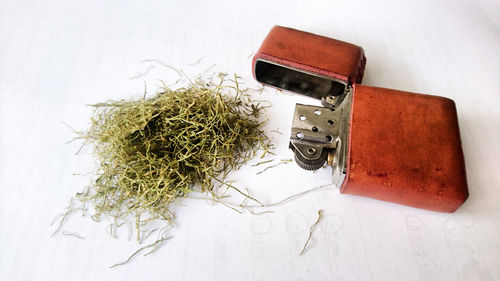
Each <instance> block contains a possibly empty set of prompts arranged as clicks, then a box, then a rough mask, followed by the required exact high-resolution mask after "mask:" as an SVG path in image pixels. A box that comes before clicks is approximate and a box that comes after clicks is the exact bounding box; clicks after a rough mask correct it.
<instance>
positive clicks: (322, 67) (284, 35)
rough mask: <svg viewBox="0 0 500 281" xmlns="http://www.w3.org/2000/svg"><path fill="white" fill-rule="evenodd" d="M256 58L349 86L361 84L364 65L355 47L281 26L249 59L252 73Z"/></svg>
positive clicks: (361, 51) (364, 59) (359, 48)
mask: <svg viewBox="0 0 500 281" xmlns="http://www.w3.org/2000/svg"><path fill="white" fill-rule="evenodd" d="M258 59H263V60H267V61H270V62H274V63H278V64H281V65H283V66H287V67H290V68H293V69H299V70H303V71H307V72H310V73H317V74H320V75H322V76H325V77H332V78H335V79H339V80H342V81H349V82H351V83H361V81H362V79H363V73H364V69H365V64H366V58H365V55H364V51H363V49H362V48H361V47H359V46H356V45H353V44H349V43H346V42H342V41H339V40H335V39H331V38H327V37H323V36H319V35H316V34H312V33H308V32H304V31H300V30H296V29H292V28H287V27H282V26H274V27H273V28H272V29H271V31H270V32H269V34H268V35H267V37H266V39H265V40H264V42H263V43H262V45H261V47H260V49H259V51H258V52H257V54H256V55H255V56H254V58H253V63H252V65H253V69H254V70H255V64H256V61H257V60H258ZM254 77H255V72H254Z"/></svg>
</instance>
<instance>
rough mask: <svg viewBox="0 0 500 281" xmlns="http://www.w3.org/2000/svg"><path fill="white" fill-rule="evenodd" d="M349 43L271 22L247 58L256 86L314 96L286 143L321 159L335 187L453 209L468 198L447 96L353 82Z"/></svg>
mask: <svg viewBox="0 0 500 281" xmlns="http://www.w3.org/2000/svg"><path fill="white" fill-rule="evenodd" d="M365 64H366V58H365V54H364V50H363V49H362V48H361V47H359V46H356V45H353V44H349V43H346V42H342V41H338V40H335V39H331V38H327V37H323V36H319V35H315V34H312V33H308V32H304V31H299V30H295V29H291V28H285V27H281V26H275V27H274V28H273V29H272V30H271V31H270V32H269V34H268V35H267V37H266V39H265V40H264V42H263V43H262V45H261V47H260V49H259V51H258V52H257V54H256V55H255V56H254V58H253V74H254V77H255V79H256V80H258V81H259V82H261V83H263V84H265V85H268V86H272V87H276V88H280V89H284V90H288V91H291V92H295V93H299V94H303V95H307V96H311V97H314V98H317V99H320V100H321V105H322V106H312V105H302V104H297V105H296V107H295V112H294V117H293V123H292V129H291V135H290V148H291V149H292V150H293V151H294V154H295V161H296V163H297V164H298V165H299V166H300V167H302V168H304V169H307V170H315V169H318V168H320V167H322V166H323V165H324V163H325V162H326V163H328V165H330V166H332V168H333V181H334V183H336V184H337V185H338V186H339V187H340V192H341V193H346V194H354V195H360V196H366V197H371V198H374V199H379V200H384V201H389V202H394V203H399V204H403V205H407V206H411V207H416V208H423V209H428V210H433V211H441V212H453V211H455V210H456V209H457V208H458V207H459V206H460V205H462V204H463V202H464V201H465V200H466V199H467V197H468V189H467V179H466V172H465V163H464V156H463V151H462V145H461V140H460V133H459V127H458V118H457V111H456V107H455V103H454V102H453V100H451V99H448V98H444V97H438V96H431V95H424V94H416V93H410V92H404V91H398V90H392V89H384V88H378V87H371V86H363V85H360V83H361V81H362V78H363V74H364V68H365Z"/></svg>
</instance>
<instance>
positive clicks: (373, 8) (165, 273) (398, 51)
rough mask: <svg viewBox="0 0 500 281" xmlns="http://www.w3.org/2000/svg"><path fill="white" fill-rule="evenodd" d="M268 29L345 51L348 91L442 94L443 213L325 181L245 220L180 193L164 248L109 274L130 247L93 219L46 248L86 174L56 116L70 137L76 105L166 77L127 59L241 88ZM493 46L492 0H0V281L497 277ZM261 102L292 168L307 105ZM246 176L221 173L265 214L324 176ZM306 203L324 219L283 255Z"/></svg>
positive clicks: (82, 110)
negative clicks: (449, 133) (449, 173)
mask: <svg viewBox="0 0 500 281" xmlns="http://www.w3.org/2000/svg"><path fill="white" fill-rule="evenodd" d="M275 24H279V25H284V26H289V27H294V28H297V29H302V30H306V31H310V32H314V33H318V34H321V35H325V36H329V37H333V38H337V39H340V40H344V41H347V42H351V43H354V44H358V45H361V46H363V48H364V49H365V51H366V55H367V58H368V63H367V67H366V72H365V78H364V81H363V84H365V85H373V86H380V87H387V88H394V89H400V90H406V91H412V92H419V93H427V94H435V95H440V96H445V97H449V98H452V99H454V100H455V101H456V104H457V107H458V114H459V122H460V129H461V135H462V141H463V148H464V152H465V158H466V166H467V174H468V183H469V190H470V197H469V199H468V200H467V201H466V203H465V204H464V205H463V206H462V207H461V208H460V209H459V210H458V211H457V212H456V213H454V214H445V213H437V212H430V211H425V210H419V209H414V208H410V207H405V206H400V205H396V204H391V203H385V202H381V201H376V200H372V199H368V198H362V197H356V196H349V195H340V194H339V193H338V190H336V189H335V188H330V189H326V190H322V191H318V192H314V193H310V194H307V195H305V196H303V197H301V198H299V199H297V200H294V201H292V202H289V203H288V204H285V205H282V206H280V207H276V208H272V209H271V210H273V211H274V212H273V213H271V214H265V215H260V216H254V215H251V214H242V215H240V214H238V213H236V212H234V211H232V210H230V209H228V208H226V207H224V206H220V205H211V204H208V203H206V202H204V201H196V200H194V201H193V200H191V201H188V200H185V201H182V202H181V203H182V205H180V206H178V207H176V209H175V211H176V215H177V220H176V226H175V228H174V229H173V231H172V233H171V234H172V235H173V238H172V239H171V240H169V241H168V242H167V243H165V244H164V245H163V246H162V247H161V248H160V249H158V251H156V252H154V253H153V254H152V255H150V256H148V257H143V256H142V255H141V256H137V257H136V258H135V259H134V260H133V261H132V262H131V263H129V264H128V265H125V266H122V267H117V268H114V269H110V268H109V266H110V265H112V264H114V263H117V262H120V261H122V260H124V259H125V258H126V257H128V255H129V254H131V253H132V252H133V251H134V250H135V249H137V248H138V247H139V245H138V244H137V243H136V242H135V241H134V239H131V240H129V239H128V237H127V236H128V234H127V233H128V230H127V227H123V228H121V229H120V230H119V231H118V233H117V236H118V237H117V238H112V237H110V235H109V234H107V233H106V230H105V229H106V226H107V222H106V221H103V222H101V223H95V222H93V221H92V220H91V219H90V218H89V217H81V216H79V215H77V214H75V215H72V216H71V217H70V218H69V219H68V221H67V223H66V224H64V226H63V229H62V230H63V231H69V232H76V233H78V234H80V235H82V236H84V237H85V239H83V240H79V239H76V238H75V237H73V236H68V235H62V234H59V235H56V236H54V237H51V233H52V232H53V231H54V229H55V227H54V226H50V223H51V221H52V219H53V218H54V216H55V215H56V214H58V213H60V212H61V211H62V210H63V209H64V208H65V207H66V205H67V203H68V200H69V198H70V197H71V196H72V195H74V194H75V193H76V192H78V191H81V190H82V189H83V188H84V186H85V185H86V184H88V182H89V180H90V176H89V175H86V176H85V175H84V176H74V175H73V174H74V173H81V174H86V173H89V172H91V171H92V168H93V167H94V160H93V158H92V155H91V150H90V149H86V150H84V151H83V152H81V153H80V154H79V155H77V156H75V155H74V154H75V152H76V151H77V150H78V148H79V146H80V143H78V142H73V143H70V144H66V142H67V141H68V140H70V139H71V138H73V137H74V134H73V132H72V131H71V130H70V129H69V128H68V127H66V126H65V125H64V124H63V122H66V123H68V124H70V125H71V126H72V127H74V128H76V129H80V130H83V129H85V128H87V127H88V125H89V117H90V115H91V110H90V108H88V107H86V106H85V104H91V103H96V102H100V101H103V100H106V99H121V98H130V97H139V96H140V95H141V94H142V92H143V87H144V82H146V85H147V86H148V89H149V90H150V91H151V92H154V90H155V87H156V86H155V85H156V84H157V83H156V81H157V79H165V80H168V81H172V80H173V79H175V75H174V73H172V72H171V71H169V70H168V69H166V68H164V67H161V66H160V65H158V64H155V63H144V62H142V61H143V60H145V59H159V60H162V61H164V62H167V63H168V64H170V65H172V66H175V67H178V68H181V69H183V70H184V71H185V72H186V73H188V74H190V75H194V74H197V73H199V72H201V71H202V70H204V69H206V68H208V67H210V66H212V65H213V64H215V66H214V68H213V70H216V71H222V72H226V73H233V72H237V73H238V74H240V75H241V76H243V78H244V79H245V81H246V82H247V84H248V85H251V86H256V85H257V83H256V82H255V81H254V80H253V78H252V76H251V59H250V58H249V55H251V54H252V53H254V52H255V51H256V50H257V49H258V47H259V45H260V44H261V42H262V40H263V39H264V37H265V35H266V34H267V32H268V31H269V30H270V28H271V27H272V26H273V25H275ZM499 50H500V3H499V1H472V0H471V1H465V0H459V1H431V0H428V1H409V0H407V1H379V2H378V3H375V1H323V2H322V1H177V2H174V1H160V0H157V1H154V0H150V1H96V0H89V1H79V2H78V1H62V0H53V1H14V0H12V1H9V0H1V1H0V280H297V281H298V280H500V160H499V159H500V83H499V78H500V75H499V74H500V52H499ZM200 57H201V58H202V60H201V61H200V62H199V63H198V64H196V65H194V66H193V65H191V64H193V63H194V62H196V61H197V60H198V59H199V58H200ZM151 66H153V68H151ZM146 70H148V73H147V75H145V76H142V77H140V78H136V79H134V77H135V76H137V74H138V73H141V72H145V71H146ZM262 97H264V98H266V99H268V100H270V101H271V102H272V103H273V107H272V108H270V109H269V110H268V112H267V114H268V118H269V122H268V124H267V125H266V127H265V128H266V131H267V132H269V134H270V135H271V136H273V138H274V140H275V142H276V144H277V149H276V153H277V155H276V156H275V157H276V159H286V158H292V157H293V155H292V152H291V151H289V149H288V132H289V129H290V125H291V118H292V114H293V109H294V104H295V103H297V102H302V103H308V104H318V102H317V101H315V100H312V99H308V98H304V97H300V96H298V95H293V94H288V93H287V94H282V93H276V92H275V91H274V90H268V91H266V92H265V93H263V96H262ZM273 129H278V130H280V131H282V132H284V134H283V135H278V134H273V133H272V132H270V131H271V130H273ZM252 163H254V162H252ZM256 171H258V170H257V168H255V167H244V168H243V169H242V170H240V171H238V172H235V173H234V174H233V175H232V178H233V179H235V180H236V183H237V184H238V185H239V186H242V187H248V189H249V190H250V192H251V193H252V194H253V195H254V196H255V197H258V198H259V199H261V201H264V202H267V203H269V202H275V201H278V200H280V199H282V198H285V197H287V196H289V195H292V194H295V193H298V192H301V191H304V190H307V189H309V188H313V187H316V186H320V185H322V184H326V183H329V182H330V180H331V169H321V170H319V171H318V172H317V173H311V172H307V171H304V170H301V169H299V168H298V167H297V166H296V165H295V164H294V163H291V164H288V165H282V166H279V167H276V168H274V169H272V170H269V171H267V172H265V173H263V174H261V175H255V172H256ZM236 198H237V197H235V198H234V199H235V200H236ZM318 209H322V210H323V211H324V214H325V217H324V219H323V220H322V221H321V222H320V223H319V225H318V228H317V229H316V231H315V232H314V234H313V237H312V240H311V243H310V245H309V247H308V249H307V251H306V253H305V254H304V255H302V256H299V252H300V250H301V248H302V246H303V244H304V242H305V240H306V238H307V234H308V229H309V226H310V225H311V224H312V223H313V222H314V221H315V220H316V217H317V213H316V212H317V210H318ZM151 239H152V240H154V238H153V237H151V238H150V240H151Z"/></svg>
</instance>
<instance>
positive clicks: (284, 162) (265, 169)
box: [257, 159, 293, 175]
mask: <svg viewBox="0 0 500 281" xmlns="http://www.w3.org/2000/svg"><path fill="white" fill-rule="evenodd" d="M292 161H293V160H292V159H286V160H281V161H280V162H279V163H277V164H274V165H271V166H267V167H266V168H264V170H262V171H260V172H257V175H260V174H262V173H264V172H265V171H267V170H269V169H271V168H274V167H276V166H279V165H283V164H288V163H290V162H292Z"/></svg>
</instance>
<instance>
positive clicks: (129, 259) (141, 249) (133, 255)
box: [109, 236, 172, 268]
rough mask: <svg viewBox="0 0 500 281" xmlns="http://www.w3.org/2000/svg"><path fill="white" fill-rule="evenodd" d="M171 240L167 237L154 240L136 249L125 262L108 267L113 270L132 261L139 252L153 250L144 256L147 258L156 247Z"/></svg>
mask: <svg viewBox="0 0 500 281" xmlns="http://www.w3.org/2000/svg"><path fill="white" fill-rule="evenodd" d="M170 238H172V236H169V237H161V238H160V239H158V240H156V241H155V242H153V243H151V244H149V245H147V246H144V247H141V248H139V249H137V250H136V251H135V252H134V253H132V254H131V255H130V256H129V257H128V258H127V259H126V260H124V261H122V262H119V263H117V264H114V265H112V266H110V267H109V268H114V267H117V266H120V265H124V264H126V263H128V262H129V261H131V260H132V258H134V257H135V256H136V255H137V254H139V253H140V252H142V251H144V250H145V249H149V248H153V250H151V251H149V252H148V253H146V254H145V255H144V256H147V255H149V254H151V253H152V252H153V251H154V250H155V249H156V248H157V247H159V246H160V245H161V244H162V243H163V242H165V241H166V240H168V239H170Z"/></svg>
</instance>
